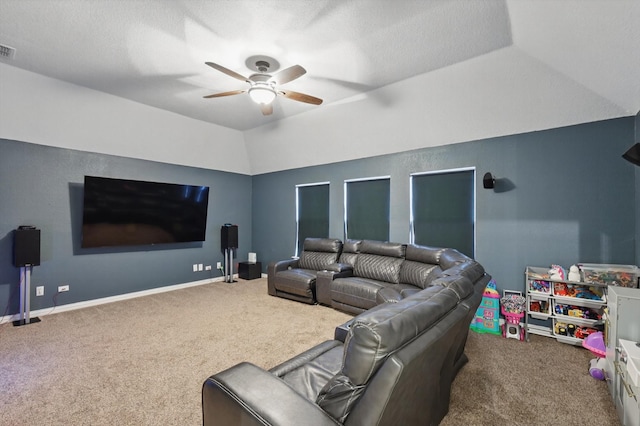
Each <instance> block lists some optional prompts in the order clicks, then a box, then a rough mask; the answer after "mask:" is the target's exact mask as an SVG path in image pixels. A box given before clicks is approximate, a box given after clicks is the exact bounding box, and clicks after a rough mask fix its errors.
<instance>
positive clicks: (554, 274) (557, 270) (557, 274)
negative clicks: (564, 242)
mask: <svg viewBox="0 0 640 426" xmlns="http://www.w3.org/2000/svg"><path fill="white" fill-rule="evenodd" d="M549 277H550V278H551V279H553V280H564V279H565V277H566V273H565V270H564V268H563V267H562V266H560V265H551V269H549Z"/></svg>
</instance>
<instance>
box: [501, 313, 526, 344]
mask: <svg viewBox="0 0 640 426" xmlns="http://www.w3.org/2000/svg"><path fill="white" fill-rule="evenodd" d="M500 312H502V315H504V319H505V324H504V327H503V328H502V337H504V338H509V337H511V338H516V339H519V340H520V341H523V340H524V327H520V320H521V319H522V318H523V317H524V312H520V313H518V312H507V311H505V310H504V307H501V308H500Z"/></svg>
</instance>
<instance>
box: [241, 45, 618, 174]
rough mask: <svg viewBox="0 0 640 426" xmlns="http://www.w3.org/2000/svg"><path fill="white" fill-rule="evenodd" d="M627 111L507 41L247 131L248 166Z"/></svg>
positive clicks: (310, 161) (378, 150)
mask: <svg viewBox="0 0 640 426" xmlns="http://www.w3.org/2000/svg"><path fill="white" fill-rule="evenodd" d="M576 105H579V106H580V107H579V108H576ZM626 115H628V113H627V112H626V111H625V110H624V109H622V108H621V107H619V106H618V105H616V104H614V103H612V102H611V101H609V100H607V99H605V98H604V97H602V96H599V95H598V94H596V93H594V92H592V91H590V90H589V89H587V88H586V87H584V86H583V85H581V84H579V83H577V82H575V81H574V80H572V79H570V78H569V77H567V76H565V75H564V74H561V73H559V72H558V71H555V70H554V69H552V68H550V67H548V66H546V65H545V64H544V63H543V62H541V61H539V60H537V59H535V58H533V57H531V56H529V55H527V54H526V53H524V52H523V51H521V50H519V49H518V48H517V47H508V48H504V49H501V50H498V51H495V52H492V53H489V54H486V55H483V56H480V57H477V58H474V59H470V60H468V61H465V62H462V63H458V64H455V65H453V66H449V67H446V68H442V69H439V70H436V71H433V72H430V73H427V74H422V75H419V76H416V77H413V78H410V79H408V80H404V81H401V82H398V83H395V84H392V85H389V86H386V87H383V88H381V89H378V90H375V91H371V92H369V93H367V94H366V95H363V96H361V97H354V98H352V99H350V100H347V101H343V102H336V103H333V104H328V105H321V106H319V107H318V108H317V109H314V110H313V111H310V112H308V113H304V114H300V115H297V116H293V117H290V118H288V119H285V120H281V121H279V122H277V123H273V124H269V125H265V126H262V127H258V128H256V129H253V130H249V131H246V132H245V140H246V143H247V149H248V153H249V158H250V162H251V173H252V174H254V175H255V174H260V173H268V172H273V171H279V170H287V169H293V168H298V167H305V166H310V165H319V164H329V163H334V162H337V161H341V160H352V159H357V158H362V157H370V156H375V155H382V154H390V153H396V152H403V151H407V150H412V149H417V148H423V147H433V146H440V145H447V144H453V143H459V142H466V141H473V140H478V139H484V138H490V137H495V136H503V135H511V134H518V133H524V132H530V131H535V130H543V129H551V128H555V127H562V126H568V125H573V124H579V123H587V122H592V121H599V120H605V119H608V118H615V117H620V116H626Z"/></svg>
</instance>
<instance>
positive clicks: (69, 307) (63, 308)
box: [0, 274, 264, 324]
mask: <svg viewBox="0 0 640 426" xmlns="http://www.w3.org/2000/svg"><path fill="white" fill-rule="evenodd" d="M263 275H264V274H263ZM234 278H238V275H237V274H234ZM214 282H224V277H216V278H209V279H206V280H199V281H192V282H188V283H182V284H175V285H169V286H166V287H158V288H151V289H149V290H142V291H134V292H133V293H126V294H119V295H117V296H109V297H103V298H100V299H93V300H85V301H83V302H76V303H69V304H66V305H58V306H55V307H49V308H43V309H37V310H35V311H31V312H29V316H30V317H31V318H35V317H42V316H46V315H51V314H59V313H60V312H67V311H73V310H76V309H82V308H88V307H91V306H98V305H104V304H105V303H113V302H120V301H122V300H128V299H135V298H136V297H142V296H150V295H152V294H159V293H166V292H168V291H174V290H181V289H183V288H189V287H196V286H199V285H204V284H211V283H214ZM19 319H20V314H19V313H18V314H14V315H7V316H4V317H0V324H4V323H5V322H11V321H18V320H19Z"/></svg>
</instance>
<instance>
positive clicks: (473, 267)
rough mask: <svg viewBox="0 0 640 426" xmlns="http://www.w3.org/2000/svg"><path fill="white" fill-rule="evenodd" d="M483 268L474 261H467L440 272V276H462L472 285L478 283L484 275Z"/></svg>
mask: <svg viewBox="0 0 640 426" xmlns="http://www.w3.org/2000/svg"><path fill="white" fill-rule="evenodd" d="M484 272H485V270H484V267H483V266H482V265H481V264H479V263H478V262H476V261H475V260H472V259H469V260H467V261H466V262H462V263H458V264H457V265H455V266H453V267H451V268H449V269H446V270H445V271H444V272H442V276H443V277H445V276H452V277H455V276H458V275H462V276H465V277H467V278H468V279H469V280H470V281H471V282H472V283H475V282H476V281H478V280H479V279H480V278H482V276H483V275H484Z"/></svg>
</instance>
